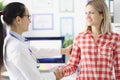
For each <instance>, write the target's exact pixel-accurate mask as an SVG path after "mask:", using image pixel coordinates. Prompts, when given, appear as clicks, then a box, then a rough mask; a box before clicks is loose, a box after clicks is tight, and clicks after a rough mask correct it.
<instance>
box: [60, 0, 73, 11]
mask: <svg viewBox="0 0 120 80" xmlns="http://www.w3.org/2000/svg"><path fill="white" fill-rule="evenodd" d="M59 10H60V12H74V0H59Z"/></svg>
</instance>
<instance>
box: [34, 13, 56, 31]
mask: <svg viewBox="0 0 120 80" xmlns="http://www.w3.org/2000/svg"><path fill="white" fill-rule="evenodd" d="M53 29H54V20H53V14H33V15H32V30H53Z"/></svg>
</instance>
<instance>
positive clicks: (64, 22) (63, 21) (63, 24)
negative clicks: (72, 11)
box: [60, 17, 74, 36]
mask: <svg viewBox="0 0 120 80" xmlns="http://www.w3.org/2000/svg"><path fill="white" fill-rule="evenodd" d="M60 30H61V31H60V33H61V36H66V35H70V36H73V35H74V18H73V17H61V18H60Z"/></svg>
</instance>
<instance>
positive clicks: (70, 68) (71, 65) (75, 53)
mask: <svg viewBox="0 0 120 80" xmlns="http://www.w3.org/2000/svg"><path fill="white" fill-rule="evenodd" d="M78 40H79V36H77V37H75V38H74V42H73V49H72V54H71V56H70V59H69V61H68V63H67V65H66V66H61V67H59V72H60V75H61V76H62V77H64V76H68V75H71V74H73V73H74V72H75V71H76V69H77V66H78V64H79V61H80V48H79V47H78Z"/></svg>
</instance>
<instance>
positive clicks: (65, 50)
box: [61, 45, 72, 55]
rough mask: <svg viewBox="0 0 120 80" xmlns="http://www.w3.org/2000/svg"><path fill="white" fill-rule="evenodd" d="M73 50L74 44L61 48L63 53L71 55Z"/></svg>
mask: <svg viewBox="0 0 120 80" xmlns="http://www.w3.org/2000/svg"><path fill="white" fill-rule="evenodd" d="M71 52H72V45H70V46H68V47H66V48H62V49H61V54H68V55H70V54H71Z"/></svg>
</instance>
